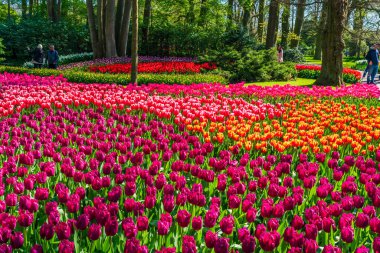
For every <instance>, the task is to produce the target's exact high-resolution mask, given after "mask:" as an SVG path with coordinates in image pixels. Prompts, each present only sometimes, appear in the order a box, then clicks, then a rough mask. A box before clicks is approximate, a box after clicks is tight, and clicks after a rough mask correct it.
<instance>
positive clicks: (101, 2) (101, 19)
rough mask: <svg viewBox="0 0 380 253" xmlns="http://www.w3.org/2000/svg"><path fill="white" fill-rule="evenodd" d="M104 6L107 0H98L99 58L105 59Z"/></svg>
mask: <svg viewBox="0 0 380 253" xmlns="http://www.w3.org/2000/svg"><path fill="white" fill-rule="evenodd" d="M104 5H105V0H98V6H97V19H98V22H97V23H98V26H97V27H98V28H97V29H98V32H97V33H98V34H97V35H98V47H99V52H100V54H99V55H100V56H99V57H104V56H105V42H104V16H105V13H104Z"/></svg>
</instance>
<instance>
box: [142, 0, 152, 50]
mask: <svg viewBox="0 0 380 253" xmlns="http://www.w3.org/2000/svg"><path fill="white" fill-rule="evenodd" d="M151 10H152V0H145V7H144V18H143V25H142V47H143V48H144V53H145V55H149V24H150V15H151Z"/></svg>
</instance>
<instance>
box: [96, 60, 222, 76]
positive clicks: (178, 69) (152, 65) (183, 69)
mask: <svg viewBox="0 0 380 253" xmlns="http://www.w3.org/2000/svg"><path fill="white" fill-rule="evenodd" d="M214 69H216V65H215V64H212V63H202V64H199V63H194V62H143V63H140V64H139V65H138V72H140V73H200V72H201V71H202V70H214ZM89 70H90V72H100V73H111V74H120V73H131V70H132V64H131V63H124V64H112V65H105V66H91V67H89Z"/></svg>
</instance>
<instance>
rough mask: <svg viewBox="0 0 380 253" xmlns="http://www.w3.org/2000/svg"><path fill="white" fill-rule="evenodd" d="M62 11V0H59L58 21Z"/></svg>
mask: <svg viewBox="0 0 380 253" xmlns="http://www.w3.org/2000/svg"><path fill="white" fill-rule="evenodd" d="M61 12H62V1H61V0H58V2H57V15H56V21H59V20H60V19H61Z"/></svg>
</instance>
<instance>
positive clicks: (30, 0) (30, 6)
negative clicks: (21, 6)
mask: <svg viewBox="0 0 380 253" xmlns="http://www.w3.org/2000/svg"><path fill="white" fill-rule="evenodd" d="M32 16H33V0H29V17H32Z"/></svg>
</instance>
